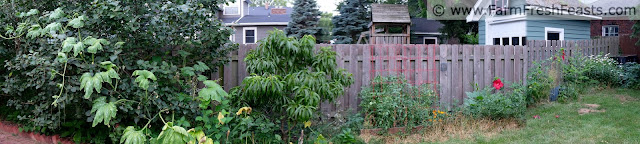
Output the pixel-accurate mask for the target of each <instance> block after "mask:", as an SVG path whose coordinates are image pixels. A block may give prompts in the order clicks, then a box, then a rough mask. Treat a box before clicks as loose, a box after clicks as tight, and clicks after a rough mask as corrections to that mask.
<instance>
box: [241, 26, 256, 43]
mask: <svg viewBox="0 0 640 144" xmlns="http://www.w3.org/2000/svg"><path fill="white" fill-rule="evenodd" d="M247 30H253V43H247ZM256 42H258V28H257V27H243V28H242V44H254V43H256Z"/></svg>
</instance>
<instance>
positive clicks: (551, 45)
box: [212, 38, 619, 114]
mask: <svg viewBox="0 0 640 144" xmlns="http://www.w3.org/2000/svg"><path fill="white" fill-rule="evenodd" d="M527 44H528V45H527V46H494V45H413V44H375V45H367V44H339V45H320V44H319V45H316V47H318V48H319V47H331V48H332V49H333V50H334V51H336V53H337V54H338V56H337V65H338V67H339V68H344V69H346V70H347V71H348V72H350V73H352V74H353V78H354V80H355V81H354V83H353V84H352V85H351V86H349V87H347V88H345V95H344V96H342V97H340V98H338V99H337V100H336V102H335V103H323V104H322V105H321V108H320V110H321V111H323V112H328V114H332V113H335V112H343V111H346V110H357V109H358V105H359V103H360V99H359V93H360V90H361V88H362V87H363V86H368V85H369V83H370V80H371V79H373V78H374V77H376V76H389V75H398V76H404V77H405V78H406V79H407V80H408V81H409V82H410V83H412V84H424V83H430V84H436V85H437V91H438V93H439V97H440V104H441V106H443V107H449V108H450V107H453V106H455V105H459V104H462V102H463V100H464V98H466V94H465V92H469V91H473V90H474V89H475V88H480V89H482V88H485V87H490V86H491V83H492V81H493V79H494V78H495V77H500V78H501V79H502V80H503V81H509V82H526V76H527V72H528V69H529V68H530V67H532V66H533V64H532V62H535V61H541V60H545V59H549V58H552V57H554V56H556V55H558V54H561V49H563V50H564V52H565V56H566V57H572V56H577V55H585V56H586V55H598V54H608V53H609V54H612V55H616V54H618V49H619V46H618V39H617V38H603V39H594V40H576V41H540V40H530V41H527ZM256 46H257V45H255V44H253V45H240V47H239V49H238V50H237V51H235V52H233V53H232V54H231V59H232V60H231V62H229V63H228V64H227V65H225V66H224V67H223V69H221V70H220V71H219V72H216V73H213V74H212V77H213V78H214V79H218V78H222V79H223V80H222V82H221V83H222V84H223V86H224V89H225V90H229V89H230V88H232V87H235V86H238V85H240V84H241V83H242V80H243V78H244V77H246V76H248V75H249V74H248V73H247V71H246V63H245V62H244V61H243V59H244V57H245V56H246V54H247V52H248V51H249V50H251V49H255V48H256Z"/></svg>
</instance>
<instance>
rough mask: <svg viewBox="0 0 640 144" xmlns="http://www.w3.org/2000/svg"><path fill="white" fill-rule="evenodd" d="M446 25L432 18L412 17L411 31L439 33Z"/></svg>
mask: <svg viewBox="0 0 640 144" xmlns="http://www.w3.org/2000/svg"><path fill="white" fill-rule="evenodd" d="M442 26H444V25H443V24H442V23H440V22H438V21H437V20H430V19H426V18H412V19H411V31H413V32H421V33H437V32H440V31H439V29H440V28H441V27H442Z"/></svg>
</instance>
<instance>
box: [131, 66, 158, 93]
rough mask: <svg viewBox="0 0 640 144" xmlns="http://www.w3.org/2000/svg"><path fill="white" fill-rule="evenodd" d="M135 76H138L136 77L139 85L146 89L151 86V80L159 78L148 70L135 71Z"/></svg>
mask: <svg viewBox="0 0 640 144" xmlns="http://www.w3.org/2000/svg"><path fill="white" fill-rule="evenodd" d="M133 76H138V77H136V83H138V86H139V87H140V88H142V89H144V90H147V89H148V88H149V83H150V81H149V80H153V81H155V80H157V78H156V76H155V75H154V74H153V73H152V72H150V71H148V70H136V71H133Z"/></svg>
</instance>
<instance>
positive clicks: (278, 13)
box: [218, 0, 292, 44]
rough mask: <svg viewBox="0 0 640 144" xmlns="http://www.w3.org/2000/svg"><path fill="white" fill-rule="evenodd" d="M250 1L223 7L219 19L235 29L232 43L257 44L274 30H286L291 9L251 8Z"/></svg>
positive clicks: (245, 0) (239, 0)
mask: <svg viewBox="0 0 640 144" xmlns="http://www.w3.org/2000/svg"><path fill="white" fill-rule="evenodd" d="M250 3H251V1H249V0H238V1H236V2H235V3H229V5H223V6H221V7H222V9H221V12H219V13H218V17H219V18H220V19H221V20H222V21H223V22H224V23H225V25H226V26H229V27H231V28H233V30H234V31H235V34H233V35H231V38H230V39H231V41H234V42H236V43H239V44H252V43H256V42H257V41H259V40H260V39H262V38H265V37H266V36H267V35H268V34H269V33H268V32H269V31H272V30H273V29H274V28H276V29H279V30H284V28H285V27H287V24H288V23H289V20H291V18H290V17H289V16H290V15H291V11H292V9H291V8H289V7H273V6H269V5H268V4H267V5H266V6H264V7H250V6H249V4H250Z"/></svg>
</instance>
